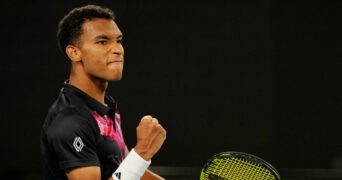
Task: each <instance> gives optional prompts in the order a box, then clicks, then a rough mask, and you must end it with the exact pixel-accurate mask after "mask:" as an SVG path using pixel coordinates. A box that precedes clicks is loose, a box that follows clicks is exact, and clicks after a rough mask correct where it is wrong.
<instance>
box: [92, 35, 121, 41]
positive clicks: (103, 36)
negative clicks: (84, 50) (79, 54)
mask: <svg viewBox="0 0 342 180" xmlns="http://www.w3.org/2000/svg"><path fill="white" fill-rule="evenodd" d="M122 37H123V35H122V34H120V35H119V36H117V37H116V39H122ZM94 39H107V40H108V39H110V38H109V37H108V36H107V35H99V36H96V37H95V38H94Z"/></svg>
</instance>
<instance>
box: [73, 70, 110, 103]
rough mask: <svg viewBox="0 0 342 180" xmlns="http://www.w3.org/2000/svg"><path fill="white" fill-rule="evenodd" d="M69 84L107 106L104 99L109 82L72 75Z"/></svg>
mask: <svg viewBox="0 0 342 180" xmlns="http://www.w3.org/2000/svg"><path fill="white" fill-rule="evenodd" d="M69 83H70V84H71V85H73V86H75V87H77V88H78V89H80V90H82V91H83V92H85V93H86V94H88V95H89V96H90V97H92V98H94V99H95V100H97V101H98V102H100V103H102V104H105V103H104V98H105V92H106V89H107V87H108V82H107V81H103V80H99V79H95V78H89V77H87V78H85V77H79V76H75V75H72V74H71V75H70V77H69Z"/></svg>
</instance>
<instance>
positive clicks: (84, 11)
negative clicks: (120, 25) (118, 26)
mask: <svg viewBox="0 0 342 180" xmlns="http://www.w3.org/2000/svg"><path fill="white" fill-rule="evenodd" d="M94 18H102V19H108V20H113V21H114V20H115V15H114V12H113V11H112V10H111V9H109V8H104V7H101V6H98V5H85V6H82V7H78V8H74V9H72V10H71V11H70V12H69V13H68V14H66V15H65V16H64V17H63V18H62V19H61V20H60V22H59V24H58V29H57V44H58V48H59V49H60V51H61V52H62V53H63V54H64V55H65V56H66V57H68V56H67V55H66V52H65V48H66V47H67V46H68V45H70V44H72V45H76V44H77V42H78V39H79V37H80V36H81V34H82V25H83V24H84V22H85V21H86V20H92V19H94Z"/></svg>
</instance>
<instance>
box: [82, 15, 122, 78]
mask: <svg viewBox="0 0 342 180" xmlns="http://www.w3.org/2000/svg"><path fill="white" fill-rule="evenodd" d="M82 29H83V33H82V35H81V36H80V38H79V45H78V48H79V49H80V51H81V59H82V65H83V70H84V71H85V73H86V74H87V75H89V77H90V78H96V79H99V80H105V81H118V80H121V78H122V71H123V63H124V48H123V47H122V44H121V41H122V33H121V31H120V29H119V28H118V26H117V25H116V23H115V22H114V21H112V20H107V19H93V20H88V21H86V22H85V23H84V24H83V26H82Z"/></svg>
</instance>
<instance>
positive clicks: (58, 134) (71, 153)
mask: <svg viewBox="0 0 342 180" xmlns="http://www.w3.org/2000/svg"><path fill="white" fill-rule="evenodd" d="M105 103H106V104H107V106H105V105H103V104H101V103H99V102H98V101H96V100H95V99H93V98H91V97H90V96H88V95H87V94H85V93H84V92H82V91H81V90H79V89H77V88H76V87H74V86H72V85H69V84H68V83H65V85H64V87H63V88H62V89H61V91H60V93H59V96H58V98H57V100H56V101H55V102H54V103H53V105H52V106H51V108H50V110H49V112H48V114H47V116H46V119H45V123H44V125H43V127H42V131H41V155H42V161H43V168H44V175H45V179H47V180H55V179H67V177H66V174H65V173H66V172H67V171H68V170H70V169H73V168H76V167H84V166H99V167H100V168H101V178H102V179H108V178H109V177H111V175H112V173H113V172H114V171H115V170H116V169H117V167H118V166H119V164H120V163H121V161H122V160H123V158H124V153H125V151H126V150H127V146H126V144H125V142H124V138H123V135H122V131H121V127H120V126H121V125H120V124H121V120H120V114H119V111H118V108H117V105H116V103H115V101H114V100H113V98H111V97H110V96H108V95H106V97H105Z"/></svg>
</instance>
